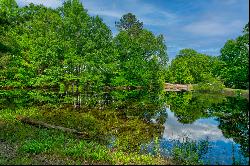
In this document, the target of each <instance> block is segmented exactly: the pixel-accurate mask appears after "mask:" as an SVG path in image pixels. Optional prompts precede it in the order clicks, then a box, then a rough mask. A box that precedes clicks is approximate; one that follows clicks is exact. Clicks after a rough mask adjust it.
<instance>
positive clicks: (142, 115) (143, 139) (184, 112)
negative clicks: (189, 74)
mask: <svg viewBox="0 0 250 166" xmlns="http://www.w3.org/2000/svg"><path fill="white" fill-rule="evenodd" d="M168 106H170V107H168ZM31 107H32V108H33V107H36V109H37V110H39V111H40V112H42V114H43V116H42V117H41V118H42V120H44V121H46V122H50V123H56V124H57V125H62V126H63V125H65V127H71V128H75V129H79V130H81V129H86V130H87V129H88V130H91V132H90V133H93V134H92V135H90V136H92V137H93V138H94V137H96V136H97V135H100V134H101V135H102V137H107V138H110V140H111V142H112V143H111V144H112V146H110V148H113V149H116V148H120V149H123V150H129V151H139V150H140V149H141V147H142V146H143V145H144V147H145V145H147V144H149V143H150V142H151V141H152V140H156V138H158V139H159V140H160V141H159V143H160V147H161V150H162V154H163V155H169V154H173V153H175V154H177V153H178V155H179V157H180V155H181V154H180V151H178V148H183V149H190V147H191V149H192V154H196V153H197V156H198V159H199V160H202V161H204V162H205V163H208V164H217V163H218V164H233V163H237V162H238V163H239V162H240V163H241V164H242V163H243V164H246V163H247V161H248V157H249V143H248V140H249V138H248V134H249V132H248V130H249V120H248V119H249V109H248V107H249V102H248V100H246V99H244V98H241V97H226V96H223V95H219V94H201V93H191V92H185V93H177V92H171V93H166V94H162V93H161V92H148V91H143V90H133V91H126V90H119V91H102V90H100V91H85V92H81V93H79V92H78V93H69V92H67V93H64V92H61V93H60V92H51V91H46V90H36V91H34V90H15V91H0V110H4V109H13V110H15V109H19V108H25V109H28V108H31ZM73 116H74V118H73ZM68 117H71V119H69V118H68ZM81 117H82V118H83V119H85V121H83V120H82V119H81ZM34 118H35V117H34ZM72 119H73V120H72ZM89 119H90V120H89ZM88 120H89V122H88ZM70 121H72V122H70ZM90 122H91V123H90ZM87 123H88V124H87ZM79 124H81V125H83V126H79ZM89 124H91V125H89ZM95 124H96V125H95ZM67 125H68V126H67ZM84 125H85V126H84ZM86 125H89V126H86ZM92 130H93V131H92ZM91 139H92V138H91ZM204 142H205V143H204ZM154 143H155V141H153V143H152V142H151V144H150V145H149V149H150V146H151V149H152V147H154V146H155V145H154ZM109 145H110V144H109ZM204 145H206V146H204ZM176 147H178V148H176ZM201 147H202V148H201ZM149 151H150V150H149ZM181 152H185V153H183V156H184V158H183V159H185V158H187V157H186V156H187V154H188V151H185V150H184V151H181ZM191 157H193V158H195V156H191Z"/></svg>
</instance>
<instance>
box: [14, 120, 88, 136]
mask: <svg viewBox="0 0 250 166" xmlns="http://www.w3.org/2000/svg"><path fill="white" fill-rule="evenodd" d="M16 119H17V120H20V121H21V122H22V123H26V124H29V125H32V126H36V127H44V128H49V129H58V130H61V131H64V132H69V133H74V134H77V135H79V136H84V137H89V134H88V133H86V132H80V131H77V130H75V129H70V128H66V127H61V126H55V125H51V124H48V123H44V122H42V121H37V120H32V119H30V118H28V117H23V116H20V115H19V116H16Z"/></svg>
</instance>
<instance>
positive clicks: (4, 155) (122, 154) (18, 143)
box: [0, 108, 171, 165]
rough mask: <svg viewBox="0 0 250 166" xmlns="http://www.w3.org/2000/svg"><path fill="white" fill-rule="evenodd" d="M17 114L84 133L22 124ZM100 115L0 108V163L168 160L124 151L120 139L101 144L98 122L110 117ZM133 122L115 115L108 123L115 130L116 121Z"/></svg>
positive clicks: (124, 162)
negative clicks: (85, 134)
mask: <svg viewBox="0 0 250 166" xmlns="http://www.w3.org/2000/svg"><path fill="white" fill-rule="evenodd" d="M17 115H22V116H27V117H31V118H33V119H37V120H42V121H44V122H47V123H52V124H55V125H60V126H64V127H70V128H75V129H78V130H80V131H85V132H87V133H88V136H87V137H86V138H82V137H78V136H76V135H74V134H70V133H65V132H61V131H58V130H55V129H45V128H39V127H34V126H30V125H27V124H23V123H21V122H20V121H18V120H17V119H16V116H17ZM98 116H102V115H98ZM100 118H102V119H103V121H101V120H100V121H99V119H97V117H96V116H94V115H92V114H91V113H90V112H84V113H77V112H74V113H72V112H71V113H70V114H69V111H67V110H66V111H64V112H61V111H60V113H59V111H52V110H50V111H44V110H42V109H38V108H29V109H22V108H20V109H13V110H11V109H3V110H1V113H0V131H1V132H0V149H1V150H0V164H1V165H5V164H8V165H9V164H11V165H12V164H171V162H169V161H168V160H166V159H163V158H161V157H159V156H153V155H150V154H141V153H138V152H136V151H134V152H132V151H126V148H125V147H124V146H126V145H125V143H124V141H122V140H120V143H119V146H114V147H113V148H108V147H107V146H105V144H106V143H107V142H106V141H107V140H106V139H105V138H106V137H107V136H106V135H107V134H106V133H105V131H106V130H108V129H105V128H104V127H102V125H103V123H110V121H107V119H105V118H104V117H100ZM97 120H98V121H97ZM113 120H114V119H111V121H113ZM132 121H137V120H136V119H134V120H132ZM117 123H118V124H117ZM134 123H135V122H127V123H123V124H122V123H121V122H120V121H119V120H118V119H117V121H116V122H115V121H114V124H113V125H115V124H116V126H111V125H110V126H108V127H110V130H112V128H116V129H115V130H119V128H121V126H120V127H119V125H121V124H122V125H123V127H124V128H129V127H130V128H132V127H133V125H132V124H134ZM137 125H138V123H137ZM140 125H141V126H142V128H143V127H146V126H143V125H144V124H140ZM139 134H140V133H139ZM132 139H135V138H132Z"/></svg>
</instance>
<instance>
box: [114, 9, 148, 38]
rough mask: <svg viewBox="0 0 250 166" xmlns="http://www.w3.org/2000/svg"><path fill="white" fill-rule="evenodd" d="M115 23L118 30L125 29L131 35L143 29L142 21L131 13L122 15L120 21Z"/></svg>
mask: <svg viewBox="0 0 250 166" xmlns="http://www.w3.org/2000/svg"><path fill="white" fill-rule="evenodd" d="M115 25H116V27H117V29H118V30H119V31H127V32H129V34H133V35H136V34H138V33H139V31H141V30H142V29H143V22H140V21H139V20H137V18H136V16H135V15H134V14H132V13H127V14H125V15H123V16H122V18H121V19H120V21H118V22H115Z"/></svg>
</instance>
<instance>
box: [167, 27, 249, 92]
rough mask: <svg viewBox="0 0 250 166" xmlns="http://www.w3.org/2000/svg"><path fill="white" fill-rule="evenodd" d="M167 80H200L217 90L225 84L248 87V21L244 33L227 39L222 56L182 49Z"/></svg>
mask: <svg viewBox="0 0 250 166" xmlns="http://www.w3.org/2000/svg"><path fill="white" fill-rule="evenodd" d="M166 81H168V82H172V83H183V84H189V83H190V84H199V85H200V88H203V89H206V88H209V89H211V88H212V89H214V90H216V89H217V90H218V89H221V88H223V86H224V85H225V86H226V87H229V88H237V89H249V24H247V25H246V26H245V28H244V30H243V34H242V35H241V36H239V37H237V38H236V39H235V40H228V41H227V42H226V44H225V45H224V47H223V48H222V49H221V54H220V55H219V56H209V55H205V54H201V53H198V52H196V51H195V50H193V49H183V50H181V51H180V52H179V54H178V55H177V56H176V58H175V59H173V60H172V62H171V65H170V66H169V68H168V71H167V73H166Z"/></svg>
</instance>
